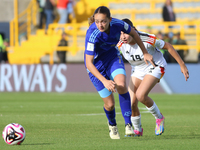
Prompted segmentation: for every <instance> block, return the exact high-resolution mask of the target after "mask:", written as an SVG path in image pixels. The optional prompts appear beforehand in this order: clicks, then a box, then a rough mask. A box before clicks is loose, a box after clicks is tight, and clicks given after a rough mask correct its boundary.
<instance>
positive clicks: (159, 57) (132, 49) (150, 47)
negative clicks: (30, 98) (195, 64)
mask: <svg viewBox="0 0 200 150" xmlns="http://www.w3.org/2000/svg"><path fill="white" fill-rule="evenodd" d="M138 34H139V36H140V38H141V40H142V41H143V44H144V46H145V48H146V49H147V51H148V53H149V54H151V55H152V56H153V60H154V63H155V64H156V65H158V66H161V67H166V65H167V63H166V61H165V58H164V57H163V54H162V52H161V51H160V50H159V49H162V48H163V46H164V45H165V42H164V41H163V40H160V39H157V38H156V36H155V35H153V34H147V33H144V32H138ZM118 48H119V50H120V51H121V53H122V54H123V56H124V58H125V59H126V60H127V61H128V62H129V63H130V64H131V66H132V71H134V70H136V69H139V70H142V69H146V68H148V67H152V64H151V63H150V62H149V63H148V65H146V63H145V61H144V56H143V52H142V50H141V49H140V47H139V46H138V44H134V45H129V44H125V43H123V42H121V41H120V42H119V43H118Z"/></svg>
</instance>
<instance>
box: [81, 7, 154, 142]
mask: <svg viewBox="0 0 200 150" xmlns="http://www.w3.org/2000/svg"><path fill="white" fill-rule="evenodd" d="M89 21H90V22H89V24H90V27H89V29H88V30H87V33H86V38H85V54H84V62H85V66H86V69H87V71H88V75H89V77H90V80H91V81H92V83H93V85H94V87H95V88H96V90H97V91H98V93H99V95H100V96H101V98H102V99H103V101H104V111H105V114H106V116H107V119H108V126H109V131H110V134H109V135H110V137H111V139H120V136H119V133H118V130H117V124H116V119H115V101H114V96H113V94H112V92H116V90H115V88H116V89H117V92H118V94H119V103H120V107H121V112H122V116H123V117H124V120H125V135H127V136H130V135H133V134H134V132H133V129H132V124H131V101H130V95H129V92H128V88H127V87H126V76H125V75H126V72H125V69H124V63H123V61H122V57H121V56H120V53H119V51H118V48H117V46H116V45H117V43H118V41H119V38H120V34H121V31H123V32H124V33H127V34H130V35H131V36H132V37H134V39H135V41H136V43H138V45H139V46H140V47H141V50H142V52H143V54H144V60H145V61H146V63H147V61H149V62H151V63H152V64H153V57H152V56H151V55H150V54H148V52H147V50H146V49H145V47H144V45H143V43H142V41H141V39H140V37H139V36H138V34H137V33H136V31H135V30H134V28H131V26H130V25H128V24H127V23H125V22H123V21H122V20H118V19H115V18H111V16H110V10H109V9H108V8H107V7H105V6H100V7H98V8H97V9H96V10H95V12H94V15H93V16H92V17H91V18H90V20H89Z"/></svg>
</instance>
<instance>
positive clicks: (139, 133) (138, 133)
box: [134, 128, 143, 137]
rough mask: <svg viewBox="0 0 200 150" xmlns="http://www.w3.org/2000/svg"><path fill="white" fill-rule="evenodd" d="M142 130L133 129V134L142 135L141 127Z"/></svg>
mask: <svg viewBox="0 0 200 150" xmlns="http://www.w3.org/2000/svg"><path fill="white" fill-rule="evenodd" d="M141 130H142V131H141V132H140V131H138V130H134V133H135V136H138V137H139V136H142V135H143V128H142V129H141Z"/></svg>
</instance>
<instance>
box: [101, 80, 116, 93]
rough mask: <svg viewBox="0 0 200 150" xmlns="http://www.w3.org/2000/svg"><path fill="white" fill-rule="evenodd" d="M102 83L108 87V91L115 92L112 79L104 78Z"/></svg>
mask: <svg viewBox="0 0 200 150" xmlns="http://www.w3.org/2000/svg"><path fill="white" fill-rule="evenodd" d="M103 85H104V86H105V87H106V88H107V89H108V91H110V92H116V89H115V82H114V81H112V80H105V81H103Z"/></svg>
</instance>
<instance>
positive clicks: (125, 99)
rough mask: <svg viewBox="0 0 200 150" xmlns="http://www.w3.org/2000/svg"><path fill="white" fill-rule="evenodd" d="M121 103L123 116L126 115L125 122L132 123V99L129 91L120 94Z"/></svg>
mask: <svg viewBox="0 0 200 150" xmlns="http://www.w3.org/2000/svg"><path fill="white" fill-rule="evenodd" d="M119 104H120V107H121V111H122V116H123V117H124V120H125V124H128V123H129V124H131V114H132V111H131V100H130V95H129V92H127V93H125V94H119Z"/></svg>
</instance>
